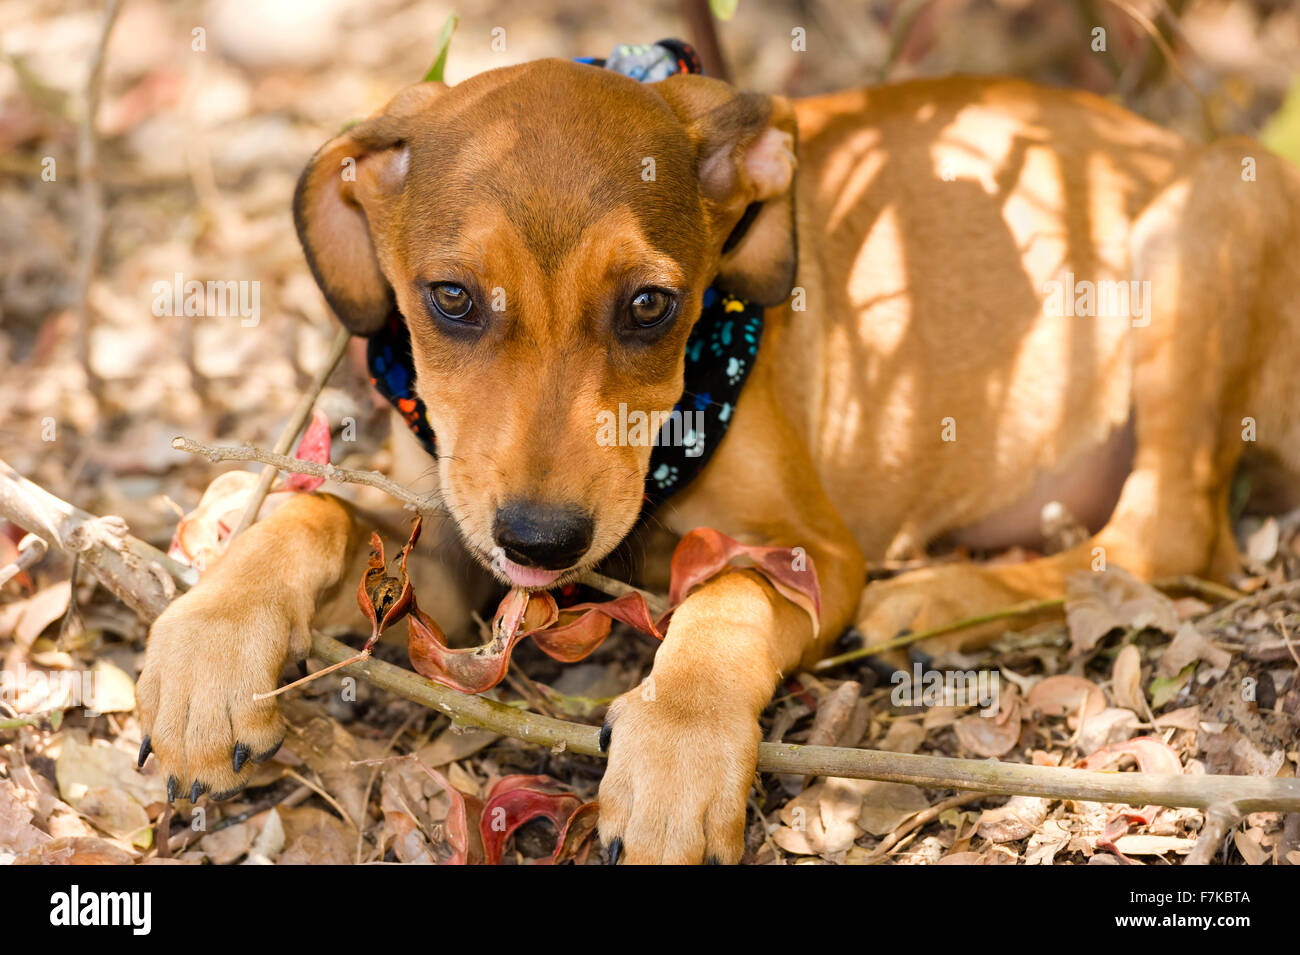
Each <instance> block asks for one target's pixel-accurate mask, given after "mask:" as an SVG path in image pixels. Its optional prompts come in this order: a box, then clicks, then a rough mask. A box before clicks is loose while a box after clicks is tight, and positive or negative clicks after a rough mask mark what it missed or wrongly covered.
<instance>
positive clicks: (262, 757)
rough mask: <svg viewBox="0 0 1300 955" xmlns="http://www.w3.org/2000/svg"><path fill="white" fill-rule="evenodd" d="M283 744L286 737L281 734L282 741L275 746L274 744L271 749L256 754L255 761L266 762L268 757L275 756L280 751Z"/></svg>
mask: <svg viewBox="0 0 1300 955" xmlns="http://www.w3.org/2000/svg"><path fill="white" fill-rule="evenodd" d="M283 745H284V737H283V736H281V737H280V741H279V742H278V743H276V744H275V745H274V746H272V747H271V748H270V749H268V750H267V751H266V752H265V753H258V754H257V755H256V756H254V757H253V762H255V763H264V762H266V761H267V760H268V759H270V758H271V757H272V756H274V755H275V754H276V753H278V752H280V747H281V746H283Z"/></svg>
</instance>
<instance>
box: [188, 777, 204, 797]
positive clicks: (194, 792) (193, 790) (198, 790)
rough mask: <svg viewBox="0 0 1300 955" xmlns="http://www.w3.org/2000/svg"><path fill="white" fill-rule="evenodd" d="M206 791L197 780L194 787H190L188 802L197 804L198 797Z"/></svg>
mask: <svg viewBox="0 0 1300 955" xmlns="http://www.w3.org/2000/svg"><path fill="white" fill-rule="evenodd" d="M207 791H208V787H207V786H205V785H203V784H202V783H201V782H199V781H198V780H197V779H196V780H194V785H193V786H191V787H190V802H198V801H199V797H200V796H202V795H203V794H204V793H205V792H207Z"/></svg>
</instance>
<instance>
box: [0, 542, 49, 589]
mask: <svg viewBox="0 0 1300 955" xmlns="http://www.w3.org/2000/svg"><path fill="white" fill-rule="evenodd" d="M49 546H50V545H49V544H47V543H45V538H43V537H41V536H40V535H39V534H28V535H26V536H25V537H23V539H22V540H20V541H19V542H18V556H17V557H16V558H15V559H14V562H13V563H12V564H9V565H8V566H6V567H0V587H3V586H4V585H5V584H7V583H9V581H11V580H13V579H14V578H15V577H17V576H18V575H19V574H21V573H22V572H23V571H24V570H26V569H27V568H28V567H31V566H32V565H33V564H35V563H38V562H39V561H40V559H41V558H42V557H44V556H45V552H46V551H47V550H48V549H49Z"/></svg>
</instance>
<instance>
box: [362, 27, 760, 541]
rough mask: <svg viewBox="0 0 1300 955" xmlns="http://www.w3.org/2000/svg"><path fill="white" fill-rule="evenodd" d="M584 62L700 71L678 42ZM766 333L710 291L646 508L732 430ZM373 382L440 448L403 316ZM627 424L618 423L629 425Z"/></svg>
mask: <svg viewBox="0 0 1300 955" xmlns="http://www.w3.org/2000/svg"><path fill="white" fill-rule="evenodd" d="M578 62H579V63H588V64H590V65H592V66H599V67H604V68H605V69H612V70H616V71H617V72H619V73H623V74H625V75H627V76H630V77H632V78H633V79H636V80H640V81H642V82H646V83H652V82H656V81H658V80H662V79H665V78H667V77H669V76H672V75H674V74H676V73H700V72H703V71H702V70H701V68H700V62H699V57H698V56H697V55H696V53H695V50H694V49H692V48H691V47H690V46H689V45H688V44H686V43H683V42H681V41H680V40H660V41H659V42H658V43H653V44H648V45H644V46H627V45H624V46H619V47H618V48H617V49H615V50H614V52H613V54H612V55H611V56H610V57H609V58H607V59H604V60H600V59H594V58H587V59H581V60H579V61H578ZM762 335H763V309H762V308H761V307H759V306H757V305H753V304H751V303H749V302H745V301H742V300H740V299H737V298H734V297H732V296H730V295H727V294H725V293H723V292H720V291H718V290H717V289H714V288H709V289H707V290H706V291H705V293H704V301H703V308H702V310H701V312H700V318H699V321H697V322H696V323H695V327H694V329H692V331H691V337H690V339H689V341H688V342H687V343H686V374H685V379H686V380H685V386H684V389H683V391H682V396H681V398H680V399H679V400H678V402H677V406H676V408H674V409H673V414H672V415H671V416H670V417H669V420H668V422H667V423H666V424H665V425H664V427H663V430H662V431H661V432H660V433H659V437H658V440H657V441H656V443H655V446H654V450H653V451H652V453H651V455H650V470H649V472H648V473H647V474H646V480H645V503H644V504H643V505H642V509H641V513H642V515H643V516H644V515H646V514H649V513H651V512H652V511H653V510H654V509H655V508H657V507H658V506H659V505H660V504H662V503H663V502H664V501H666V500H667V499H668V498H669V497H671V496H672V495H673V494H675V493H676V492H677V491H680V490H681V489H682V488H684V487H686V485H688V484H689V483H690V482H691V481H692V480H693V479H694V478H695V477H696V475H698V474H699V473H700V472H701V471H703V470H704V466H705V465H706V464H707V463H708V462H709V458H710V457H712V455H713V452H714V451H715V450H717V447H718V444H719V443H720V442H721V441H722V438H723V436H724V435H725V434H726V433H727V428H728V427H729V426H730V424H731V417H732V413H733V412H734V411H735V408H736V402H737V400H738V399H739V398H740V390H741V388H743V387H744V385H745V379H746V378H748V377H749V373H750V371H751V370H752V369H753V367H754V360H755V358H756V357H757V355H758V344H759V341H760V339H761V338H762ZM366 356H367V361H368V364H369V368H370V381H371V383H372V384H373V385H374V386H375V388H376V389H377V390H378V391H379V393H380V394H381V395H383V396H384V398H386V399H387V400H388V402H389V403H390V404H391V405H392V406H393V407H394V408H396V409H397V410H398V412H399V413H400V414H401V416H402V419H403V420H404V421H405V422H406V424H407V426H408V427H409V428H410V429H411V431H412V432H413V433H414V434H415V436H416V437H417V438H418V439H419V441H420V443H421V444H422V445H423V446H424V449H425V450H426V451H428V452H429V454H431V455H433V456H434V457H437V455H438V449H437V444H436V441H435V439H434V434H433V428H432V427H431V426H430V424H429V415H428V412H427V410H426V408H425V406H424V402H423V401H422V400H421V399H420V398H419V396H418V395H416V393H415V367H414V365H413V363H412V360H411V337H410V334H409V333H408V331H407V329H406V324H405V323H404V322H403V321H402V317H401V315H399V314H397V313H396V312H394V313H393V314H392V315H391V316H389V319H388V323H387V324H386V325H385V326H384V328H382V329H380V330H379V331H378V332H376V333H375V334H374V335H372V336H371V337H370V339H369V342H368V348H367V351H366ZM626 425H627V422H617V423H616V426H617V427H619V428H620V430H621V429H622V428H623V427H626Z"/></svg>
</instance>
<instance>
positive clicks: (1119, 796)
mask: <svg viewBox="0 0 1300 955" xmlns="http://www.w3.org/2000/svg"><path fill="white" fill-rule="evenodd" d="M312 655H313V656H316V657H318V658H320V659H322V660H325V661H328V662H331V663H335V662H338V661H339V660H345V659H347V658H348V657H350V656H352V655H353V651H352V648H351V647H348V646H346V645H344V644H342V643H340V642H339V641H337V640H334V639H332V638H331V637H327V636H325V635H323V634H319V633H314V634H312ZM348 672H350V673H355V674H357V675H359V676H363V677H365V678H366V679H367V680H369V681H370V682H371V683H373V684H374V685H375V686H378V687H382V688H383V689H386V690H389V691H391V692H393V693H396V694H397V695H398V696H401V697H404V698H406V699H408V700H412V701H413V702H416V703H421V704H423V705H424V706H428V707H429V708H431V709H434V710H437V711H438V712H440V713H445V714H447V715H448V716H450V717H451V718H452V720H453V721H454V722H456V723H459V724H460V725H468V726H477V727H480V728H482V729H486V730H491V731H492V732H494V733H500V734H502V735H505V736H512V737H514V738H515V739H522V740H527V741H529V742H533V743H538V744H541V745H543V746H558V745H561V744H563V745H564V747H565V749H566V750H567V751H568V752H573V753H582V754H584V755H587V756H600V755H602V754H601V752H600V748H599V746H598V740H599V736H600V730H599V728H598V727H595V726H584V725H581V724H578V723H569V722H566V721H564V720H557V719H552V718H551V717H549V716H542V715H540V714H537V713H529V712H527V711H523V710H519V709H517V708H515V707H513V706H507V705H506V704H504V703H498V702H497V701H496V700H491V699H488V698H487V697H484V696H468V695H466V694H464V693H461V692H459V691H457V690H452V689H448V688H447V687H444V686H439V685H438V684H436V683H433V682H431V681H429V680H426V679H425V678H424V677H422V676H420V675H419V674H418V673H415V672H413V671H411V670H404V669H402V668H401V667H395V666H393V665H392V664H391V663H385V662H384V661H383V660H377V659H375V658H374V657H371V658H370V659H369V660H366V661H364V662H361V663H358V664H354V665H352V666H351V667H350V668H349V670H348ZM758 768H759V770H761V771H762V772H767V773H794V774H798V775H813V776H839V777H847V778H850V779H878V780H884V781H887V782H895V783H910V784H911V785H914V786H928V787H932V788H943V789H971V790H976V791H979V792H984V793H990V794H997V795H1007V796H1045V797H1048V798H1055V799H1076V800H1084V801H1088V802H1103V803H1124V804H1128V805H1130V806H1147V805H1153V806H1190V807H1193V808H1197V809H1209V808H1211V807H1216V806H1226V805H1228V804H1229V803H1232V804H1234V805H1235V806H1236V807H1237V809H1238V810H1239V811H1242V812H1258V811H1261V810H1264V809H1265V808H1268V809H1271V810H1274V811H1280V812H1293V811H1295V810H1296V809H1300V779H1275V778H1264V777H1259V776H1190V775H1188V776H1182V775H1178V776H1175V775H1167V774H1155V773H1102V772H1092V771H1089V770H1083V769H1063V768H1061V767H1057V766H1027V765H1024V764H1022V763H1000V762H994V761H990V760H981V759H952V758H949V757H946V756H917V755H912V754H908V753H890V752H883V751H878V750H867V749H849V748H845V747H838V746H798V745H796V744H793V743H760V744H759V747H758Z"/></svg>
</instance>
